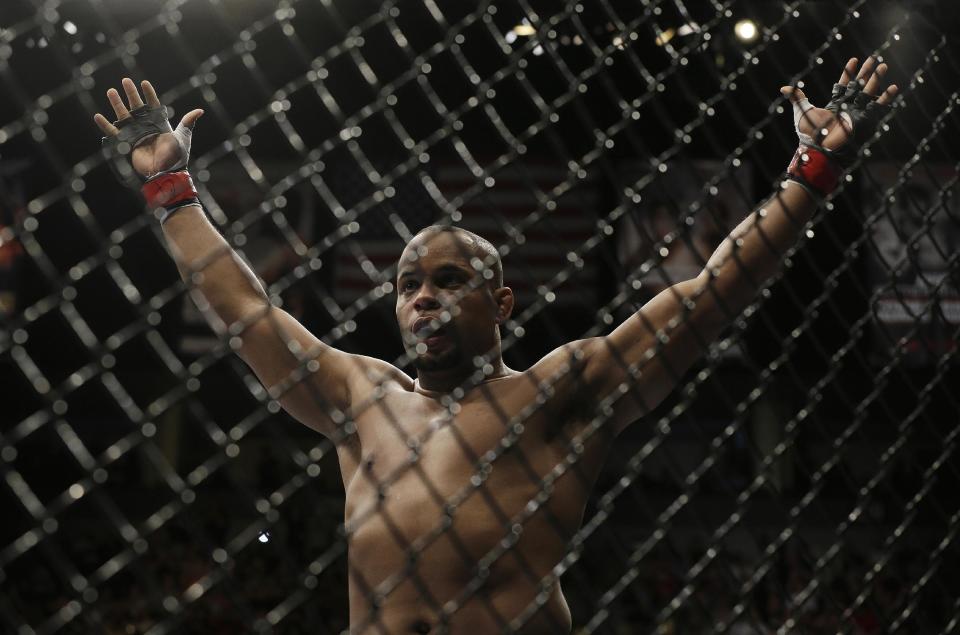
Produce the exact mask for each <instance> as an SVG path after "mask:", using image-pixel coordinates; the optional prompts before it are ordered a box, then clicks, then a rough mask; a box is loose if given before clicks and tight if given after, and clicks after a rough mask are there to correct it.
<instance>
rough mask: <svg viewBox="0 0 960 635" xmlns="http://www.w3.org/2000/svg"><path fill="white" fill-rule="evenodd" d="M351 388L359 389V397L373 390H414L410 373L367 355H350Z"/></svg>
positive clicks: (367, 394)
mask: <svg viewBox="0 0 960 635" xmlns="http://www.w3.org/2000/svg"><path fill="white" fill-rule="evenodd" d="M350 363H351V364H352V366H353V368H352V369H351V371H352V372H351V373H350V376H351V379H350V383H351V384H352V386H351V388H352V389H354V390H356V391H359V392H358V397H360V399H363V398H365V397H369V396H370V395H371V394H372V393H373V392H380V391H389V390H404V391H412V390H413V380H412V379H411V378H410V376H409V375H407V374H406V373H404V372H403V371H402V370H400V369H399V368H397V367H396V366H394V365H393V364H391V363H389V362H385V361H383V360H382V359H377V358H376V357H368V356H367V355H356V354H353V355H350Z"/></svg>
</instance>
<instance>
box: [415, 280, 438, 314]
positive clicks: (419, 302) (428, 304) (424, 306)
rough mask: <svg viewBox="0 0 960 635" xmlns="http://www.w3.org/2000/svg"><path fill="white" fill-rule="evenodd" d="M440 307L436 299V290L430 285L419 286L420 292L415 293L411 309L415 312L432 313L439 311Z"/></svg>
mask: <svg viewBox="0 0 960 635" xmlns="http://www.w3.org/2000/svg"><path fill="white" fill-rule="evenodd" d="M440 307H441V304H440V301H439V300H438V299H437V293H436V290H435V289H434V288H433V285H431V284H423V285H421V286H420V290H419V292H418V293H417V297H416V299H415V300H414V301H413V308H414V309H416V310H417V311H432V310H435V309H439V308H440Z"/></svg>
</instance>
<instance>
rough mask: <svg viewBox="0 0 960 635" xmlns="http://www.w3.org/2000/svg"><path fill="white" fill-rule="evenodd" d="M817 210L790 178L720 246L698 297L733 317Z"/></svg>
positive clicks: (723, 317)
mask: <svg viewBox="0 0 960 635" xmlns="http://www.w3.org/2000/svg"><path fill="white" fill-rule="evenodd" d="M814 211H816V202H815V201H814V199H813V197H812V196H811V195H810V194H809V193H808V192H807V191H806V190H805V189H804V188H802V187H800V186H799V185H797V184H796V183H794V182H792V181H787V186H786V188H785V189H782V190H779V191H778V192H777V193H776V194H774V195H773V196H771V197H770V198H769V199H767V200H766V201H764V202H763V203H762V204H761V205H760V206H759V207H758V208H757V209H756V210H755V211H754V212H753V213H752V214H750V215H749V216H748V217H747V218H746V219H744V220H743V221H742V222H741V223H740V224H739V225H737V227H736V228H734V230H733V231H732V232H730V235H729V236H727V238H725V239H724V241H723V242H722V243H721V244H720V246H719V247H717V249H716V251H714V252H713V255H712V256H710V259H709V260H708V261H707V264H706V266H705V267H704V271H703V273H702V274H700V280H701V281H702V282H703V283H704V284H705V285H710V287H711V288H706V289H704V291H703V294H702V295H701V299H700V300H698V304H699V303H701V302H703V303H705V304H706V305H707V306H708V307H710V310H711V312H716V313H717V317H718V319H719V320H721V321H729V320H730V319H732V318H733V317H735V316H736V315H737V314H739V313H740V312H741V311H743V309H745V308H746V307H747V305H749V303H750V302H751V300H753V297H754V295H755V294H756V292H757V291H758V290H759V289H760V288H761V287H762V286H763V285H764V284H765V283H766V282H767V280H769V279H770V278H771V277H772V276H773V275H774V274H775V273H776V272H777V271H778V270H779V269H780V262H781V260H782V259H783V256H784V254H786V252H787V251H788V250H789V249H790V248H791V247H792V246H793V245H794V244H796V242H797V240H798V239H799V238H800V232H801V231H803V227H804V225H806V223H807V221H809V220H810V218H811V217H812V216H813V213H814Z"/></svg>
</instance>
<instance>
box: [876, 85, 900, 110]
mask: <svg viewBox="0 0 960 635" xmlns="http://www.w3.org/2000/svg"><path fill="white" fill-rule="evenodd" d="M898 90H900V89H899V88H897V85H896V84H890V85H889V86H887V89H886V90H885V91H883V94H882V95H880V98H879V99H877V103H878V104H880V105H881V106H886V105H887V104H889V103H890V102H891V101H893V98H894V97H896V96H897V91H898Z"/></svg>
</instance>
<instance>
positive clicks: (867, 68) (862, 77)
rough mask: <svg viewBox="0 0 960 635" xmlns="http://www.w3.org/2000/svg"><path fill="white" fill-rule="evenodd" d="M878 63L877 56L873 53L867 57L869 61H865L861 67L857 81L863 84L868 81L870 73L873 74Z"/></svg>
mask: <svg viewBox="0 0 960 635" xmlns="http://www.w3.org/2000/svg"><path fill="white" fill-rule="evenodd" d="M876 63H877V58H875V57H874V56H873V55H871V56H870V57H868V58H867V61H866V62H864V63H863V66H861V67H860V72H859V73H857V81H858V82H859V83H860V85H861V86H863V85H865V84H866V83H867V80H868V79H870V75H872V74H873V67H874V65H876Z"/></svg>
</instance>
